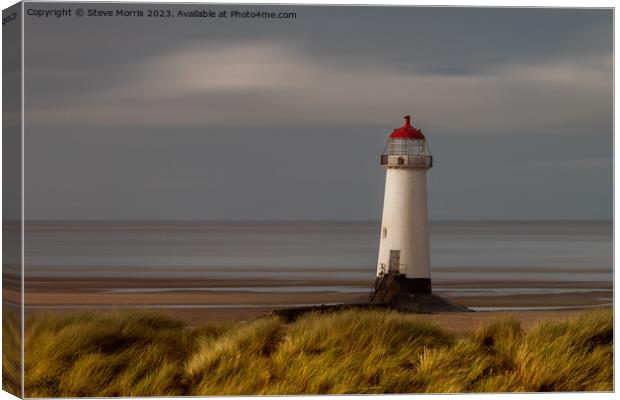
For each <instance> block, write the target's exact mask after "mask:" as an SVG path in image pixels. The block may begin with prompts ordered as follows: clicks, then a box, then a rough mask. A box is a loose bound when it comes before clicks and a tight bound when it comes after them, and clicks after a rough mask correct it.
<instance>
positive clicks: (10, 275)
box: [2, 3, 23, 397]
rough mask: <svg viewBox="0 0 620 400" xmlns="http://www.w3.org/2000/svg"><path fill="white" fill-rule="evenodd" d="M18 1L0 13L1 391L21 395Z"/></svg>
mask: <svg viewBox="0 0 620 400" xmlns="http://www.w3.org/2000/svg"><path fill="white" fill-rule="evenodd" d="M22 45H23V36H22V3H18V4H15V5H13V6H12V7H9V8H7V9H5V10H3V11H2V104H3V107H2V215H3V219H2V233H3V234H2V248H3V253H2V285H3V286H2V287H3V289H2V389H3V390H5V391H7V392H9V393H12V394H14V395H15V396H18V397H23V268H22V261H23V258H22V257H23V252H22V240H23V237H22V229H23V224H22V218H23V209H22V207H23V201H22V200H23V197H22V196H23V190H22V189H23V187H22V184H23V179H22V172H23V169H22V166H23V164H22V156H23V152H22V150H23V146H22V144H23V141H22V132H23V131H22V128H23V126H22V123H23V122H22V121H23V118H22V112H23V108H22V105H23V103H22V96H23V93H22V83H23V82H22V78H23V76H22V74H23V65H22Z"/></svg>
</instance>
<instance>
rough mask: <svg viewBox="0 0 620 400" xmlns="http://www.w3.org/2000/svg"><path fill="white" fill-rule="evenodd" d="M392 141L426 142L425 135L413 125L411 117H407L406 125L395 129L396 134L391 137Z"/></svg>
mask: <svg viewBox="0 0 620 400" xmlns="http://www.w3.org/2000/svg"><path fill="white" fill-rule="evenodd" d="M390 139H417V140H424V135H423V134H422V131H421V130H420V129H417V128H415V127H413V126H412V125H411V117H410V116H409V115H406V116H405V125H403V126H401V127H400V128H397V129H394V132H392V134H391V135H390Z"/></svg>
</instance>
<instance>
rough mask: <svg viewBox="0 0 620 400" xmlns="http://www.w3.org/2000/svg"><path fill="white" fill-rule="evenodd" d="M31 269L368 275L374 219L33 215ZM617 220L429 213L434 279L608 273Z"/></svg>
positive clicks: (597, 276) (47, 272) (570, 277)
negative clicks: (143, 219) (38, 219)
mask: <svg viewBox="0 0 620 400" xmlns="http://www.w3.org/2000/svg"><path fill="white" fill-rule="evenodd" d="M25 239H26V240H25V252H26V257H25V261H26V276H64V277H67V276H75V277H189V278H191V277H214V278H239V279H242V278H247V277H265V278H276V279H300V280H303V279H313V278H319V279H321V278H329V279H343V280H345V279H364V280H367V279H370V280H371V279H372V278H373V276H374V271H375V263H376V256H377V250H378V244H379V224H378V223H376V222H352V223H343V222H317V223H296V222H290V223H197V224H182V223H178V224H174V223H170V224H156V223H148V224H137V223H136V224H126V223H106V224H100V223H83V224H77V225H76V224H71V225H69V224H61V223H53V224H52V223H46V224H29V225H28V226H27V228H26V235H25ZM612 249H613V247H612V224H611V223H603V222H544V223H543V222H493V223H489V222H479V223H473V222H435V223H431V262H432V268H433V269H432V277H433V279H434V280H435V281H451V280H458V281H461V280H467V281H497V280H500V281H501V280H505V281H516V280H528V281H530V280H532V281H575V282H585V281H596V282H606V281H611V280H612V265H613V263H612Z"/></svg>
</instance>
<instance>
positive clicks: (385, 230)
mask: <svg viewBox="0 0 620 400" xmlns="http://www.w3.org/2000/svg"><path fill="white" fill-rule="evenodd" d="M386 236H387V228H386V227H385V226H384V227H383V237H386Z"/></svg>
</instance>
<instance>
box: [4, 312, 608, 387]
mask: <svg viewBox="0 0 620 400" xmlns="http://www.w3.org/2000/svg"><path fill="white" fill-rule="evenodd" d="M25 341H26V360H25V371H26V380H25V392H26V396H27V397H59V396H71V397H77V396H155V395H157V396H163V395H174V396H181V395H251V394H265V395H267V394H324V393H331V394H336V393H342V394H346V393H421V392H428V393H456V392H515V391H516V392H536V391H611V390H612V389H613V386H612V385H613V384H612V382H613V375H612V365H613V360H612V358H613V343H612V341H613V320H612V312H611V311H610V310H602V311H592V312H588V313H583V314H580V316H578V317H575V318H573V319H570V320H568V321H564V322H545V323H542V324H539V325H537V326H535V327H534V328H532V329H530V330H528V331H527V332H525V331H524V330H523V329H521V327H520V324H519V322H518V321H517V320H514V319H502V320H497V321H495V322H493V323H490V324H488V325H485V326H482V327H480V328H478V329H477V330H475V331H474V332H473V333H471V334H470V335H468V336H466V337H458V338H457V337H455V336H453V335H451V334H448V333H446V332H445V331H444V330H442V329H441V328H440V327H439V326H437V325H435V324H432V323H429V322H426V321H421V320H420V319H418V318H416V316H415V315H411V314H400V313H397V312H392V311H360V310H349V311H342V312H337V313H332V314H306V315H303V316H302V317H300V318H299V319H297V320H296V321H295V322H293V323H290V324H287V323H284V322H283V321H282V320H281V319H279V318H277V317H265V318H260V319H256V320H253V321H248V322H242V323H235V324H233V323H228V324H222V323H218V324H206V325H201V326H198V327H192V328H188V327H186V326H185V325H184V324H183V323H182V322H180V321H177V320H175V319H173V318H170V317H168V316H166V315H163V314H157V313H147V312H138V311H118V312H109V313H78V314H71V315H66V314H65V315H53V314H48V315H38V316H36V317H35V318H31V319H30V320H29V321H28V322H27V325H26V334H25ZM3 373H4V372H3Z"/></svg>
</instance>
